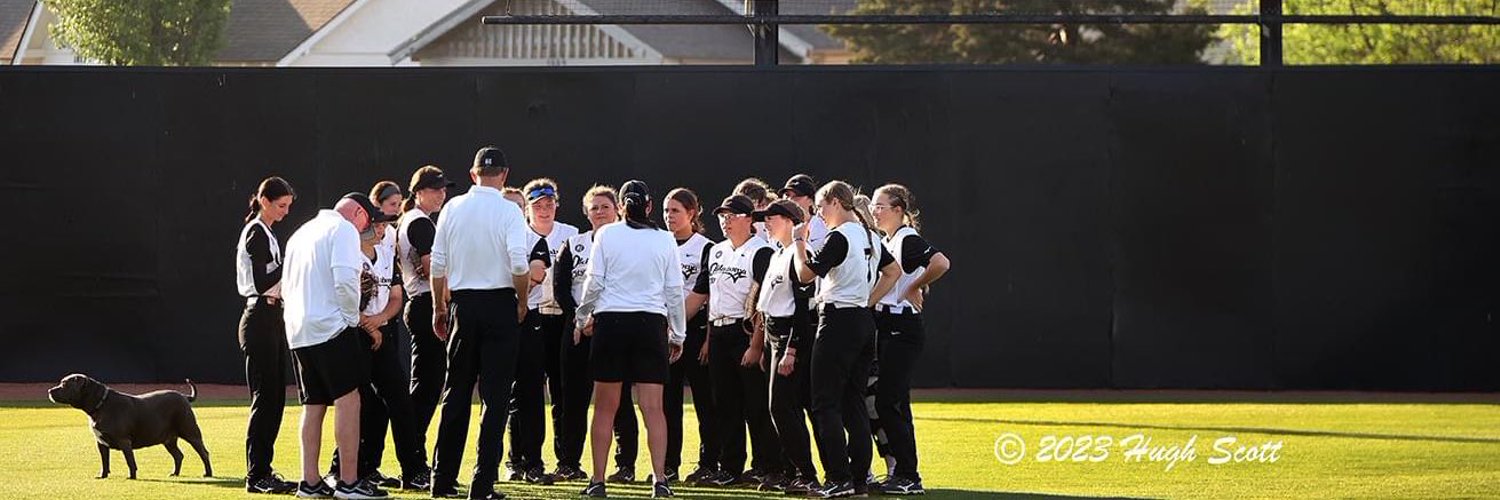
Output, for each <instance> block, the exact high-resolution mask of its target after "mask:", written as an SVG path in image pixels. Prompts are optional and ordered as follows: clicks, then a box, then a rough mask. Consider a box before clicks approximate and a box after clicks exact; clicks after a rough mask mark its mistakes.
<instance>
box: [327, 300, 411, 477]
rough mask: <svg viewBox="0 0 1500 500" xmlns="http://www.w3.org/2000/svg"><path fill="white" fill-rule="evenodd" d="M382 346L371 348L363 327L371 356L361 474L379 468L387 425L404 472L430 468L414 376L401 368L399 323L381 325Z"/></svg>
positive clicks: (364, 390) (362, 395)
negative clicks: (410, 385)
mask: <svg viewBox="0 0 1500 500" xmlns="http://www.w3.org/2000/svg"><path fill="white" fill-rule="evenodd" d="M380 331H381V335H383V339H382V340H381V343H380V349H378V350H375V351H370V350H369V349H370V347H371V346H373V345H374V342H373V341H372V340H371V339H370V336H369V335H368V334H365V333H364V332H363V331H360V336H359V339H360V341H359V345H360V347H362V348H364V349H365V351H364V352H366V353H368V355H369V356H370V363H369V366H370V383H369V384H366V385H365V386H364V387H360V388H359V401H360V404H359V474H360V475H361V476H363V475H365V474H368V473H370V472H373V471H375V470H378V469H379V468H380V462H381V460H382V458H383V457H384V455H385V438H386V425H387V424H389V425H390V430H391V437H392V439H391V441H392V442H393V443H394V444H395V446H396V460H397V462H399V463H400V464H401V471H402V474H403V475H404V476H409V475H412V474H415V473H417V472H419V471H422V470H424V469H426V468H427V450H426V449H425V446H426V443H423V442H422V441H419V440H418V438H417V429H416V416H415V414H414V413H413V409H412V401H411V395H410V394H408V393H407V381H408V379H409V378H410V377H409V376H408V375H407V374H406V373H405V371H404V370H403V369H402V368H401V360H400V359H399V356H400V351H401V347H400V345H401V343H400V339H399V338H398V337H400V335H401V329H400V328H398V327H397V325H396V324H395V323H390V324H387V325H385V326H384V327H382V328H381V329H380ZM339 466H340V459H339V452H338V449H337V448H335V449H334V450H333V467H332V468H331V471H332V472H334V473H338V470H339Z"/></svg>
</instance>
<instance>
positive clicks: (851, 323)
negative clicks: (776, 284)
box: [793, 181, 899, 498]
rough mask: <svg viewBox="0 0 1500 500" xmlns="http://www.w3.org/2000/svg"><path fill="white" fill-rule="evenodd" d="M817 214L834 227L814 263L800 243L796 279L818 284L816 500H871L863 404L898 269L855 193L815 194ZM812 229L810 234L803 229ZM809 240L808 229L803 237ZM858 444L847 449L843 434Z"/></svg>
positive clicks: (830, 190) (837, 189)
mask: <svg viewBox="0 0 1500 500" xmlns="http://www.w3.org/2000/svg"><path fill="white" fill-rule="evenodd" d="M817 203H818V211H819V213H821V214H822V215H823V217H824V219H825V220H826V221H827V222H828V225H829V226H830V227H831V230H830V231H829V234H828V238H827V240H825V241H824V242H823V250H822V251H821V252H818V254H817V256H816V257H811V258H810V257H809V255H808V252H807V245H806V242H805V239H806V234H799V235H798V237H797V238H796V239H795V240H794V243H793V245H794V247H795V248H796V252H797V255H796V260H797V270H798V279H799V280H801V281H802V282H804V283H807V282H812V281H813V279H814V278H815V277H816V278H817V280H818V298H817V302H818V308H819V316H818V333H817V339H816V340H815V341H814V343H813V359H812V365H811V366H810V368H809V371H810V374H811V375H812V413H813V427H814V429H815V431H816V433H817V436H818V440H817V441H818V455H819V457H820V458H821V459H822V461H823V473H824V485H823V489H822V490H818V491H817V492H815V495H816V496H818V497H822V498H839V497H848V496H854V495H859V494H865V493H867V490H868V486H867V484H866V483H865V481H863V480H856V479H855V477H854V475H853V474H854V473H856V472H857V473H859V474H861V475H863V474H865V473H866V472H867V471H869V469H870V458H871V457H870V455H871V453H870V447H871V445H870V441H869V440H868V439H865V438H864V437H862V436H869V435H870V415H869V412H868V411H867V410H866V408H865V405H863V404H859V403H856V402H860V401H861V400H862V398H863V395H864V388H865V385H864V382H865V381H866V380H867V379H868V377H869V374H870V361H871V359H872V358H874V356H875V345H874V344H875V342H874V337H875V318H874V314H873V311H871V310H870V306H872V305H873V304H874V302H875V299H876V298H878V297H879V296H881V295H884V294H885V293H886V291H887V290H888V289H889V288H890V287H891V286H892V284H893V283H894V281H895V278H896V275H897V274H898V273H899V269H897V267H896V264H895V261H894V260H892V258H891V257H890V255H889V254H887V253H886V252H882V251H881V250H880V247H879V246H877V245H876V242H877V235H876V234H875V233H874V231H873V230H871V229H870V228H869V223H868V221H867V220H866V219H865V218H864V216H863V215H861V214H859V213H858V212H857V211H855V210H854V208H855V207H854V190H853V188H850V187H849V185H848V184H845V183H843V182H841V181H833V182H830V183H828V184H825V185H824V186H823V187H822V189H819V190H818V193H817ZM805 227H806V226H804V228H805ZM801 232H802V233H806V232H807V231H806V229H804V230H803V231H801ZM846 431H847V432H848V435H849V436H855V438H854V439H852V440H848V441H846V439H845V432H846Z"/></svg>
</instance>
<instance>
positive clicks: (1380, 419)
mask: <svg viewBox="0 0 1500 500" xmlns="http://www.w3.org/2000/svg"><path fill="white" fill-rule="evenodd" d="M242 405H243V403H242V402H236V401H200V402H199V403H198V405H197V409H196V411H197V413H198V418H199V422H200V423H201V425H202V426H203V429H204V432H205V433H206V434H207V436H208V447H209V449H210V450H211V451H212V453H214V455H213V461H214V465H215V467H216V469H217V472H218V477H217V478H202V477H199V476H201V474H202V468H201V464H200V463H199V462H198V460H197V457H196V456H194V454H193V453H192V451H191V450H190V449H188V448H187V447H186V445H184V453H186V454H187V458H186V459H185V460H184V463H183V474H184V476H183V477H179V478H174V477H168V474H169V473H170V472H171V458H170V457H169V456H168V455H167V453H166V451H165V450H164V449H163V448H161V447H160V446H157V447H152V448H147V449H144V450H137V452H136V457H137V461H138V463H139V467H140V472H139V476H140V479H138V480H135V481H130V480H127V479H125V477H126V470H127V469H126V467H125V463H124V458H123V457H121V456H120V455H119V454H118V453H114V454H113V455H112V457H113V461H112V466H111V469H112V472H113V477H111V478H109V479H104V480H96V479H93V477H94V476H95V475H96V474H97V472H98V468H99V463H98V455H97V452H96V451H95V446H94V442H93V436H92V434H91V433H90V431H89V430H88V428H87V422H88V418H87V416H85V415H84V414H83V412H80V411H78V410H75V409H72V408H64V407H60V406H56V405H52V404H50V403H46V402H9V403H0V422H3V424H0V450H4V452H3V453H0V474H3V475H4V478H5V480H4V481H0V498H7V499H9V498H69V499H87V498H100V499H105V498H107V499H110V500H123V499H143V500H144V499H152V500H160V499H189V498H192V499H199V498H231V497H233V498H239V497H244V496H246V495H245V493H244V490H243V483H242V480H241V479H240V478H241V476H242V475H243V474H244V467H245V464H244V434H243V433H244V425H245V418H246V409H245V408H244V407H243V406H242ZM914 411H915V413H916V415H917V424H916V425H917V431H918V436H919V445H920V449H921V457H922V471H923V474H924V475H925V483H926V486H927V488H928V491H929V493H928V496H929V497H932V498H951V499H959V498H1005V497H1011V496H1015V497H1033V496H1048V497H1055V498H1067V497H1132V498H1473V497H1500V405H1494V404H1451V403H1429V404H1384V403H1382V404H1366V403H1346V402H1340V403H1321V404H1320V403H1301V402H1299V403H1265V402H1255V403H1233V402H1215V403H1159V402H1110V403H1089V402H1014V403H1006V402H967V401H944V402H920V403H918V404H916V405H915V408H914ZM476 412H477V408H476ZM299 415H300V410H299V409H298V408H295V407H293V408H288V410H287V416H286V420H285V421H284V422H283V426H282V432H281V437H280V441H279V442H278V444H277V452H278V453H277V456H276V468H277V469H278V470H279V471H281V472H283V473H284V474H286V475H287V476H288V477H289V478H293V477H294V476H296V475H297V471H298V470H299V467H298V466H297V463H298V451H297V444H296V441H297V427H296V425H297V422H298V419H299ZM476 416H477V413H476ZM688 418H689V419H691V418H693V417H692V414H691V413H689V416H688ZM477 420H478V419H477V418H475V419H474V421H475V422H476V424H477ZM694 425H695V424H693V423H692V422H691V421H690V422H689V423H688V424H687V427H688V428H689V429H693V428H695V427H693V426H694ZM329 431H330V432H325V437H327V438H328V439H331V435H332V433H331V427H330V429H329ZM693 434H694V433H692V432H689V433H688V438H687V439H688V443H687V445H686V448H687V449H695V447H696V446H697V444H696V442H695V436H694V435H693ZM1006 434H1014V435H1015V436H1016V437H1019V438H1020V441H1021V442H1022V443H1024V444H1025V446H1026V451H1025V453H1024V454H1018V453H1016V452H1018V451H1019V448H1018V447H1016V446H1015V444H1014V443H1010V444H1008V445H1006V446H1003V447H999V451H998V452H997V440H998V439H999V438H1000V437H1001V436H1003V435H1006ZM1136 434H1140V435H1141V439H1143V438H1145V437H1149V438H1150V439H1151V446H1156V447H1167V446H1170V445H1173V444H1176V445H1179V448H1182V447H1181V445H1182V444H1183V443H1185V442H1187V441H1188V440H1189V439H1190V438H1192V437H1193V436H1197V439H1196V442H1195V446H1194V450H1195V451H1196V457H1195V458H1194V459H1193V460H1192V461H1180V462H1177V463H1176V464H1175V465H1172V467H1171V468H1170V469H1169V468H1168V467H1167V465H1168V462H1166V461H1158V462H1152V461H1151V459H1150V458H1149V455H1145V456H1142V457H1140V458H1139V459H1138V460H1132V459H1131V458H1129V457H1127V456H1126V454H1127V450H1128V449H1129V448H1130V446H1126V445H1122V444H1121V441H1122V440H1124V441H1127V442H1130V443H1134V442H1135V439H1136V438H1131V437H1130V436H1132V435H1136ZM434 435H435V433H434ZM471 436H472V434H471ZM1046 436H1053V437H1054V438H1055V439H1054V440H1051V441H1050V442H1052V443H1054V444H1055V446H1049V447H1048V448H1049V449H1048V450H1043V449H1042V447H1043V445H1044V444H1046V443H1044V441H1048V439H1047V438H1046ZM1085 436H1087V437H1088V439H1087V440H1088V441H1090V443H1089V445H1088V446H1085V447H1078V446H1074V443H1075V442H1077V441H1079V440H1080V438H1082V437H1085ZM1104 436H1107V437H1109V438H1110V439H1109V441H1108V443H1107V444H1105V445H1103V446H1099V443H1101V442H1104V441H1105V440H1104V439H1102V437H1104ZM1227 437H1233V438H1235V439H1236V443H1237V444H1239V445H1249V446H1257V447H1259V446H1260V445H1263V444H1266V443H1275V442H1279V443H1280V447H1279V449H1277V450H1276V453H1275V457H1276V461H1275V462H1258V461H1248V462H1239V463H1235V462H1233V461H1232V460H1231V461H1230V462H1229V463H1225V464H1219V465H1212V464H1210V463H1209V461H1210V459H1214V458H1216V457H1217V456H1219V455H1220V454H1219V453H1218V452H1216V451H1215V450H1214V441H1215V440H1218V439H1220V438H1227ZM1065 438H1067V439H1065ZM546 446H547V448H544V449H545V450H548V451H547V452H546V454H547V455H548V456H549V457H550V454H551V452H550V449H551V448H550V446H551V444H550V442H549V443H548V444H547V445H546ZM1070 448H1071V449H1070ZM1234 448H1235V447H1231V448H1230V452H1231V453H1232V452H1233V450H1234ZM1148 449H1149V448H1148ZM1257 449H1264V450H1265V451H1269V450H1270V448H1269V447H1265V448H1257ZM473 450H474V447H473V445H472V442H471V443H470V446H469V447H468V451H469V453H470V457H469V459H468V460H467V461H465V463H464V471H465V477H464V481H465V482H467V474H468V471H469V470H470V467H471V465H472V464H473V457H472V453H473ZM328 451H329V449H328V448H325V450H324V457H323V459H322V460H320V463H326V462H327V453H328ZM1044 451H1046V452H1047V453H1045V454H1046V455H1050V456H1058V455H1061V456H1063V457H1065V458H1064V459H1063V460H1062V461H1058V460H1055V459H1052V460H1046V461H1043V460H1042V459H1043V458H1052V457H1050V456H1042V455H1043V452H1044ZM390 453H391V451H390V449H389V448H387V458H386V460H385V464H386V466H385V472H386V473H388V474H398V473H399V472H400V471H399V470H397V467H396V465H395V460H394V458H392V457H391V455H390ZM689 455H690V454H689ZM997 455H998V456H997ZM1262 455H1263V456H1262V457H1261V458H1264V459H1267V460H1269V457H1270V454H1269V453H1265V454H1262ZM690 456H691V455H690ZM1159 456H1160V454H1159ZM1002 457H1004V458H1006V459H1007V461H1014V462H1016V463H1014V464H1013V465H1006V464H1004V463H1002V461H1001V458H1002ZM1241 457H1242V458H1243V457H1244V455H1243V454H1242V455H1241ZM1231 458H1232V456H1231ZM1251 458H1254V457H1251ZM585 463H587V459H585ZM646 463H647V461H646V456H645V451H644V449H643V451H642V456H641V458H640V461H639V463H638V464H637V467H638V470H640V471H646V470H649V467H648V466H647V465H646ZM550 465H552V464H550V463H549V466H550ZM684 468H685V469H690V468H691V466H690V465H685V466H684ZM685 472H686V471H685ZM641 475H644V472H642V473H641ZM498 486H499V489H500V490H501V491H502V492H505V493H507V494H508V495H510V496H511V497H512V498H574V497H575V495H576V494H577V492H578V490H580V489H581V488H582V484H580V483H568V484H561V485H557V486H552V487H530V486H520V485H514V484H510V483H501V484H499V485H498ZM610 492H611V495H612V496H615V497H623V498H641V497H645V496H647V494H648V490H647V488H645V487H644V486H643V485H642V486H630V487H619V486H613V485H612V486H611V487H610ZM678 495H679V496H680V497H684V498H747V497H757V496H759V497H761V498H780V496H778V495H770V494H757V493H755V492H752V491H749V490H715V489H703V488H686V487H684V488H680V489H679V490H678ZM397 497H398V498H424V497H425V496H424V495H420V494H411V493H407V494H402V495H398V496H397Z"/></svg>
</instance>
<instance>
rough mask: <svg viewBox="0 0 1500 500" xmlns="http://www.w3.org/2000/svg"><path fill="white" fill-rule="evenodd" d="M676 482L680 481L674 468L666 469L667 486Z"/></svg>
mask: <svg viewBox="0 0 1500 500" xmlns="http://www.w3.org/2000/svg"><path fill="white" fill-rule="evenodd" d="M677 481H680V479H679V478H678V477H677V469H675V468H668V469H667V484H669V485H670V484H672V483H675V482H677Z"/></svg>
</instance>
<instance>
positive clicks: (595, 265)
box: [573, 231, 605, 328]
mask: <svg viewBox="0 0 1500 500" xmlns="http://www.w3.org/2000/svg"><path fill="white" fill-rule="evenodd" d="M604 240H605V238H604V232H603V231H601V232H599V233H598V234H595V235H594V246H593V248H590V249H589V269H588V272H586V273H584V280H583V300H580V301H578V309H577V310H575V311H574V312H573V314H574V321H576V322H577V323H578V327H579V328H583V325H586V324H588V322H589V317H590V316H593V315H594V308H595V307H596V306H597V305H598V304H597V302H599V295H600V294H601V293H604V266H605V262H604V259H602V258H600V256H599V254H600V252H599V249H600V248H603V247H604Z"/></svg>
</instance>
